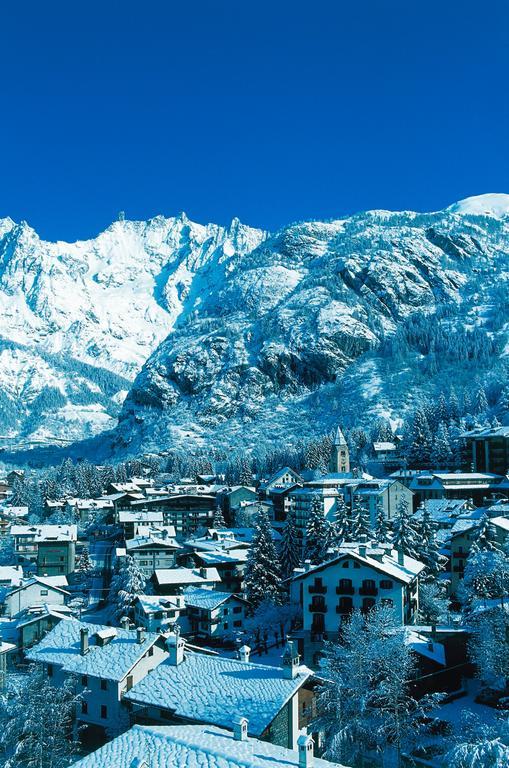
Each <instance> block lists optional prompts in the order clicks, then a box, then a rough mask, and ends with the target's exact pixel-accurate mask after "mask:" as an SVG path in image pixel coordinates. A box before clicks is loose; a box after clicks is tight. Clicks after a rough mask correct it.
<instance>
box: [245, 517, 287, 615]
mask: <svg viewBox="0 0 509 768" xmlns="http://www.w3.org/2000/svg"><path fill="white" fill-rule="evenodd" d="M245 584H246V595H247V599H248V600H249V601H250V602H251V604H252V605H253V607H254V608H256V607H258V605H260V603H261V602H263V601H264V600H269V601H271V602H273V603H275V604H276V605H277V604H279V603H280V602H281V567H280V564H279V558H278V556H277V552H276V547H275V545H274V540H273V538H272V527H271V524H270V520H269V516H268V514H267V512H266V511H265V509H264V508H263V507H261V508H260V511H259V512H258V515H257V517H256V522H255V526H254V535H253V542H252V544H251V548H250V550H249V555H248V558H247V564H246V571H245Z"/></svg>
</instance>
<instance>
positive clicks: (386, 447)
mask: <svg viewBox="0 0 509 768" xmlns="http://www.w3.org/2000/svg"><path fill="white" fill-rule="evenodd" d="M373 450H374V451H377V452H381V451H395V450H396V445H395V444H394V443H389V442H380V443H373Z"/></svg>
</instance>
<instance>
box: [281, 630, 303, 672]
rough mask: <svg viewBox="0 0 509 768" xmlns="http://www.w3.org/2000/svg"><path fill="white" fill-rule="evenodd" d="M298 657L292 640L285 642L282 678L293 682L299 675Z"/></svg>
mask: <svg viewBox="0 0 509 768" xmlns="http://www.w3.org/2000/svg"><path fill="white" fill-rule="evenodd" d="M299 662H300V656H299V654H298V653H297V651H296V649H295V643H294V642H293V640H287V641H286V648H285V652H284V653H283V660H282V664H283V677H285V678H286V679H287V680H293V679H294V678H296V677H297V675H298V674H299Z"/></svg>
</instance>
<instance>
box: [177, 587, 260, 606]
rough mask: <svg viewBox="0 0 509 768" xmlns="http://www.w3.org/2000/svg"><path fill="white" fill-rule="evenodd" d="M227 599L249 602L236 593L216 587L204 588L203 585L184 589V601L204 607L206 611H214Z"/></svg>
mask: <svg viewBox="0 0 509 768" xmlns="http://www.w3.org/2000/svg"><path fill="white" fill-rule="evenodd" d="M227 600H240V602H242V603H247V601H246V600H244V599H243V598H241V597H239V596H238V595H234V594H233V593H232V592H218V591H217V590H215V589H204V588H203V587H188V588H187V589H185V590H184V601H185V604H186V605H190V606H192V607H193V608H202V609H203V610H205V611H213V610H214V608H218V607H219V606H220V605H222V604H223V603H225V602H226V601H227Z"/></svg>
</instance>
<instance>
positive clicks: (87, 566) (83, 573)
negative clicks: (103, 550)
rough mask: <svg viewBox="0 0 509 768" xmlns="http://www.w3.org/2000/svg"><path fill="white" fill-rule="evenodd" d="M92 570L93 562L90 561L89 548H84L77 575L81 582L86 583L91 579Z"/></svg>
mask: <svg viewBox="0 0 509 768" xmlns="http://www.w3.org/2000/svg"><path fill="white" fill-rule="evenodd" d="M92 570H93V567H92V561H91V560H90V554H89V551H88V547H83V550H82V552H81V555H80V556H79V557H78V560H77V563H76V573H77V574H78V576H79V578H80V580H81V581H84V582H86V581H88V579H89V578H90V574H91V573H92Z"/></svg>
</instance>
